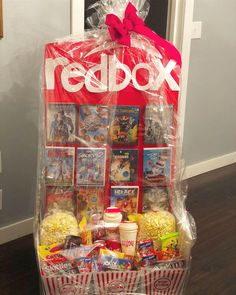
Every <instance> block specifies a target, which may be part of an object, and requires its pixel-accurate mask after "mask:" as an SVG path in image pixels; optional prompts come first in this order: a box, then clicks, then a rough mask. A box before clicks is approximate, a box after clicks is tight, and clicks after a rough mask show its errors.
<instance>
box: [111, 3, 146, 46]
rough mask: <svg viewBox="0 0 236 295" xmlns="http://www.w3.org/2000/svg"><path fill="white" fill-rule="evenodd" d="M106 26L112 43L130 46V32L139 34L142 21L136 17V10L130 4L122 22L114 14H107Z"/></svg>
mask: <svg viewBox="0 0 236 295" xmlns="http://www.w3.org/2000/svg"><path fill="white" fill-rule="evenodd" d="M106 25H108V27H109V28H108V29H109V32H110V35H111V39H112V41H116V40H117V41H118V42H119V43H120V44H123V45H127V46H130V43H131V42H130V34H129V32H130V31H134V32H137V33H140V32H141V31H142V28H143V27H144V21H143V20H142V19H141V18H139V17H138V16H137V9H136V8H135V6H134V5H133V4H131V3H129V4H128V6H127V8H126V10H125V18H124V19H123V22H122V21H121V20H120V19H119V17H118V16H116V15H115V14H108V15H107V17H106Z"/></svg>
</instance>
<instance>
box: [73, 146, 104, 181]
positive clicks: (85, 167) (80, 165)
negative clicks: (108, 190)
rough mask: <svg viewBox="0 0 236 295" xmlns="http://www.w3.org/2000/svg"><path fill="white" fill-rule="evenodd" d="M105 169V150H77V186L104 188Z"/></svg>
mask: <svg viewBox="0 0 236 295" xmlns="http://www.w3.org/2000/svg"><path fill="white" fill-rule="evenodd" d="M105 168H106V149H105V148H77V163H76V185H77V186H87V185H89V186H104V183H105Z"/></svg>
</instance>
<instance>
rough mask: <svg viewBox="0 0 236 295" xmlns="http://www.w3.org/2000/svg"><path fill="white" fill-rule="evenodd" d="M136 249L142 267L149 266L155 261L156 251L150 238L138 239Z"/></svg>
mask: <svg viewBox="0 0 236 295" xmlns="http://www.w3.org/2000/svg"><path fill="white" fill-rule="evenodd" d="M137 251H138V255H139V257H140V264H141V266H142V267H145V266H149V265H152V264H155V263H156V262H157V256H156V252H155V251H154V246H153V241H152V240H144V241H138V243H137Z"/></svg>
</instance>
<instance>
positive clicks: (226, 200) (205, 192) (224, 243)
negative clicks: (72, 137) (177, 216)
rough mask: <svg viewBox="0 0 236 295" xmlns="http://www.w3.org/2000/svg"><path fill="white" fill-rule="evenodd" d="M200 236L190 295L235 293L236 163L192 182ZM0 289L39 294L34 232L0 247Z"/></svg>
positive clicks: (11, 294)
mask: <svg viewBox="0 0 236 295" xmlns="http://www.w3.org/2000/svg"><path fill="white" fill-rule="evenodd" d="M188 183H189V195H188V200H187V208H188V210H189V211H190V212H191V214H192V215H193V216H194V218H195V220H196V223H197V228H198V239H197V243H196V245H195V246H194V248H193V252H192V256H193V261H192V268H191V274H190V280H189V284H188V288H187V292H186V295H235V294H236V165H230V166H228V167H225V168H222V169H218V170H216V171H213V172H209V173H206V174H204V175H201V176H197V177H194V178H192V179H190V180H189V181H188ZM0 294H1V295H38V294H39V285H38V273H37V266H36V260H35V254H34V248H33V238H32V236H31V235H30V236H27V237H23V238H21V239H18V240H15V241H13V242H10V243H7V244H5V245H1V246H0Z"/></svg>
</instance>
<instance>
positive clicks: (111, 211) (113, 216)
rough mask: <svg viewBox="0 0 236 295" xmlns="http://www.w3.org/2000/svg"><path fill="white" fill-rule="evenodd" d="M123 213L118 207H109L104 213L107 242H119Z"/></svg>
mask: <svg viewBox="0 0 236 295" xmlns="http://www.w3.org/2000/svg"><path fill="white" fill-rule="evenodd" d="M121 220H122V213H121V211H120V209H119V208H117V207H108V208H107V209H106V210H105V212H104V222H105V230H106V235H107V240H119V225H120V223H121Z"/></svg>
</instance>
